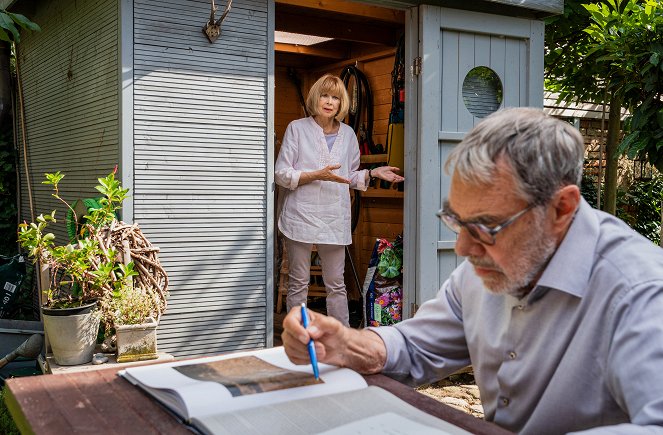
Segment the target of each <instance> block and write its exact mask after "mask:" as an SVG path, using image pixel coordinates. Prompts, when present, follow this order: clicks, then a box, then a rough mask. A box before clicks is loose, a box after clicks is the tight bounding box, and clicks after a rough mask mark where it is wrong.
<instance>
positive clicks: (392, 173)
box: [371, 166, 405, 183]
mask: <svg viewBox="0 0 663 435" xmlns="http://www.w3.org/2000/svg"><path fill="white" fill-rule="evenodd" d="M396 171H400V169H398V168H397V167H395V166H380V167H379V168H373V169H371V175H373V177H375V178H379V179H380V180H384V181H389V182H391V183H400V182H401V181H403V180H405V178H403V177H401V176H400V175H398V174H397V173H396Z"/></svg>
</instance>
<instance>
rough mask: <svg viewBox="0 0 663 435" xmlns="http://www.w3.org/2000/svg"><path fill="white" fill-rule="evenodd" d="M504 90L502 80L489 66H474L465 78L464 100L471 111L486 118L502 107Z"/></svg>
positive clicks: (478, 116) (479, 116)
mask: <svg viewBox="0 0 663 435" xmlns="http://www.w3.org/2000/svg"><path fill="white" fill-rule="evenodd" d="M502 98H503V92H502V81H501V80H500V78H499V77H498V76H497V73H495V71H493V70H492V69H490V68H488V67H487V66H478V67H476V68H472V69H471V70H470V72H468V73H467V75H466V76H465V80H463V102H464V103H465V107H467V110H469V111H470V113H471V114H472V115H474V116H476V117H477V118H485V117H486V116H488V115H490V114H491V113H493V112H495V111H496V110H497V109H499V108H500V105H501V104H502Z"/></svg>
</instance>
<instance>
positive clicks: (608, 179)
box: [603, 94, 622, 215]
mask: <svg viewBox="0 0 663 435" xmlns="http://www.w3.org/2000/svg"><path fill="white" fill-rule="evenodd" d="M621 103H622V99H621V98H620V97H619V96H617V95H615V94H612V95H611V96H610V117H609V119H608V137H607V140H606V144H605V158H606V166H605V198H604V201H603V210H604V211H606V212H608V213H610V214H612V215H614V214H616V210H617V166H618V165H617V163H618V158H619V156H618V155H617V145H619V133H620V131H621V119H620V118H621V111H622V110H621V109H622V107H621V106H622V105H621Z"/></svg>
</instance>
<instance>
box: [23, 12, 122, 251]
mask: <svg viewBox="0 0 663 435" xmlns="http://www.w3.org/2000/svg"><path fill="white" fill-rule="evenodd" d="M45 3H46V2H41V4H40V7H39V8H37V11H36V13H35V15H34V16H32V17H30V18H31V19H32V20H33V21H35V22H37V23H39V25H40V26H41V28H42V31H41V32H29V33H26V32H24V34H23V35H22V37H21V44H20V67H21V74H22V77H21V78H22V81H23V84H24V86H23V94H24V105H25V121H26V130H27V132H28V137H27V146H28V167H29V172H30V174H29V175H30V178H31V182H32V189H33V199H34V203H35V212H36V214H39V213H50V211H51V210H53V209H57V210H58V213H57V215H56V216H57V217H58V218H59V219H58V223H57V224H56V225H55V226H54V227H53V230H54V231H53V232H54V233H55V234H56V242H57V243H65V242H66V241H67V239H66V231H65V226H64V216H65V206H64V205H63V204H61V203H60V202H58V201H57V200H56V199H55V198H53V197H52V196H51V192H52V190H51V187H50V186H47V185H43V184H41V181H43V179H44V173H45V172H55V171H62V172H63V173H64V174H65V175H66V176H65V178H64V179H63V181H62V182H61V185H60V194H61V196H62V197H63V198H65V199H67V200H69V202H73V201H74V200H76V199H78V198H87V197H93V196H97V195H98V192H97V191H96V190H95V189H94V186H95V185H96V184H97V178H99V177H101V176H105V175H107V174H108V173H109V172H110V171H111V170H112V169H113V167H114V166H115V164H117V161H118V149H119V146H118V104H119V103H118V89H119V86H118V83H117V70H118V58H117V56H118V49H117V44H118V37H117V35H118V19H117V12H118V8H117V5H116V4H115V2H108V1H104V0H79V1H76V2H71V1H68V0H55V1H52V2H48V4H45ZM20 158H21V162H20V165H19V169H20V171H21V188H22V192H23V195H22V202H21V210H20V212H21V219H26V220H29V219H31V216H30V207H29V201H28V198H27V185H26V174H25V169H24V162H23V155H22V152H21V153H20Z"/></svg>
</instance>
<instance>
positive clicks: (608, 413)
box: [373, 200, 663, 435]
mask: <svg viewBox="0 0 663 435" xmlns="http://www.w3.org/2000/svg"><path fill="white" fill-rule="evenodd" d="M373 330H374V331H375V332H377V333H378V334H379V335H380V336H381V337H382V339H383V341H384V343H385V345H386V347H387V362H386V364H385V367H384V370H383V373H385V374H387V375H390V376H392V377H395V378H399V379H402V380H406V381H409V382H411V383H415V384H424V383H429V382H432V381H435V380H438V379H441V378H443V377H446V376H448V375H449V374H451V373H453V372H455V371H457V370H459V369H461V368H463V367H465V366H467V365H469V364H472V366H473V369H474V375H475V379H476V382H477V385H478V387H479V389H480V391H481V401H482V404H483V407H484V412H485V417H486V419H487V420H489V421H494V422H495V423H497V424H499V425H500V426H502V427H504V428H506V429H509V430H512V431H515V432H519V433H523V434H537V435H539V434H560V433H567V432H573V431H582V430H586V429H589V428H592V427H600V426H611V427H602V428H601V429H596V433H601V434H605V433H613V434H625V433H654V432H655V433H660V432H663V430H661V429H662V428H660V427H656V426H657V425H663V249H661V248H660V247H657V246H656V245H654V244H653V243H652V242H651V241H649V240H647V239H645V238H644V237H642V236H640V235H638V234H637V233H636V232H635V231H633V230H632V229H631V228H629V227H628V226H627V225H626V224H624V223H623V222H622V221H620V220H619V219H617V218H615V217H613V216H611V215H608V214H606V213H603V212H601V211H598V210H595V209H593V208H591V207H590V206H589V204H587V203H586V202H585V201H584V200H582V201H581V204H580V207H579V209H578V212H577V214H576V216H575V219H574V221H573V223H572V224H571V226H570V228H569V231H568V232H567V234H566V237H565V238H564V240H563V241H562V243H561V244H560V246H559V248H558V249H557V251H556V253H555V254H554V256H553V258H552V259H551V261H550V263H549V264H548V266H547V267H546V269H545V271H544V273H543V275H542V276H541V278H540V279H539V281H538V283H537V285H536V287H535V288H534V289H533V290H532V292H530V294H529V295H527V296H525V297H524V298H522V299H518V298H516V297H513V296H508V295H495V294H492V293H490V292H489V291H488V290H486V289H485V287H484V286H483V284H482V282H481V279H480V278H479V277H478V276H477V275H476V274H475V273H474V269H473V267H472V265H471V264H470V263H468V262H467V261H465V262H464V263H462V264H461V265H460V266H459V267H458V268H457V269H456V270H455V271H454V272H453V273H452V274H451V276H450V277H449V279H448V280H447V281H446V282H445V283H444V284H443V286H442V288H441V289H440V292H439V293H438V295H437V296H436V298H435V299H433V300H431V301H428V302H426V303H424V304H423V305H422V306H421V308H420V309H419V311H418V312H417V314H416V316H415V317H414V318H412V319H409V320H406V321H404V322H402V323H400V324H398V325H396V326H393V327H384V328H375V329H373ZM647 425H649V427H642V426H647ZM593 432H594V431H588V432H587V433H593Z"/></svg>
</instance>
